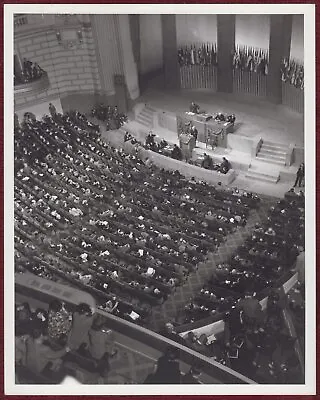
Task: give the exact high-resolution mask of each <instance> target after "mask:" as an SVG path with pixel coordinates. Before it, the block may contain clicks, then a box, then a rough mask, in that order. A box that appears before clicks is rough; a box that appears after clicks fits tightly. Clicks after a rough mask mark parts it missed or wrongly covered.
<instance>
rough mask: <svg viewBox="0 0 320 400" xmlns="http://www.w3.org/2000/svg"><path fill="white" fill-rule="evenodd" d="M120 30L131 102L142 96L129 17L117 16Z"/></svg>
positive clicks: (125, 15) (123, 61) (122, 58)
mask: <svg viewBox="0 0 320 400" xmlns="http://www.w3.org/2000/svg"><path fill="white" fill-rule="evenodd" d="M116 18H117V22H118V24H117V25H118V30H119V46H120V52H121V61H122V68H123V74H124V77H125V81H126V84H127V89H128V92H129V95H130V99H131V100H135V99H136V98H138V97H139V96H140V90H139V80H138V68H137V64H136V61H135V58H134V55H133V48H132V41H131V32H130V23H129V16H128V15H127V14H119V15H117V16H116Z"/></svg>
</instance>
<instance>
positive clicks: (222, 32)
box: [217, 14, 236, 93]
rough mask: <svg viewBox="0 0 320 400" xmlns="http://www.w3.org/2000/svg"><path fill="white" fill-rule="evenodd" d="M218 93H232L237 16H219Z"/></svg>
mask: <svg viewBox="0 0 320 400" xmlns="http://www.w3.org/2000/svg"><path fill="white" fill-rule="evenodd" d="M217 22H218V24H217V42H218V91H219V92H225V93H232V91H233V69H232V55H233V51H234V49H235V24H236V18H235V15H234V14H233V15H232V14H230V15H227V14H226V15H225V14H218V16H217Z"/></svg>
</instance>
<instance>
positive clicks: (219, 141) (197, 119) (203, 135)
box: [177, 112, 234, 147]
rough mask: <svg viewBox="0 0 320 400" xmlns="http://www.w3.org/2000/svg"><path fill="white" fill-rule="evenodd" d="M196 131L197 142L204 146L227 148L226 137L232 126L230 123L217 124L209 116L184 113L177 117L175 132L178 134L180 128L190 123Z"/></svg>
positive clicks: (231, 130)
mask: <svg viewBox="0 0 320 400" xmlns="http://www.w3.org/2000/svg"><path fill="white" fill-rule="evenodd" d="M190 122H191V124H192V125H193V126H195V127H196V129H197V131H198V138H197V141H198V142H201V143H205V144H206V145H210V146H212V147H214V146H220V147H227V139H226V136H227V134H228V133H232V132H233V126H234V124H233V123H231V122H225V121H224V122H219V121H216V120H215V119H214V117H213V116H212V115H210V114H206V113H202V114H194V113H192V112H185V113H183V114H179V115H177V132H178V135H179V134H180V132H181V130H182V127H184V126H186V125H187V124H188V123H190Z"/></svg>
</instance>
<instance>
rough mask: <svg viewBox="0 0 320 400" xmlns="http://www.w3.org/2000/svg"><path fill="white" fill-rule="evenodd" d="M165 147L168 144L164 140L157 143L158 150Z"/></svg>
mask: <svg viewBox="0 0 320 400" xmlns="http://www.w3.org/2000/svg"><path fill="white" fill-rule="evenodd" d="M166 146H168V142H167V141H166V140H164V139H161V141H160V143H159V149H160V150H161V149H164V148H165V147H166Z"/></svg>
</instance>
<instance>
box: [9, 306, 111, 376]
mask: <svg viewBox="0 0 320 400" xmlns="http://www.w3.org/2000/svg"><path fill="white" fill-rule="evenodd" d="M117 352H118V350H117V347H116V345H115V341H114V332H113V331H112V330H110V329H109V328H108V327H107V325H106V322H105V319H104V318H103V317H102V316H101V315H98V314H97V313H96V310H95V309H93V308H91V307H90V306H89V305H88V304H86V303H80V304H78V305H77V306H76V307H73V309H71V308H70V306H68V305H66V304H65V303H63V302H61V301H58V300H53V301H52V302H51V303H50V304H49V308H48V309H42V308H31V307H30V305H29V303H18V304H16V307H15V365H16V381H17V383H28V382H29V381H32V382H33V383H42V384H45V383H47V384H48V383H61V382H62V380H63V379H64V378H65V377H66V376H73V377H76V378H77V379H78V380H79V381H80V382H81V377H85V379H88V376H89V375H91V379H94V380H96V382H98V379H99V378H102V380H104V379H105V378H107V377H108V374H109V372H110V369H111V367H110V363H111V361H112V359H113V358H114V357H115V356H116V355H117ZM81 371H82V372H83V373H81ZM89 372H90V374H89ZM82 383H84V382H82Z"/></svg>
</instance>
